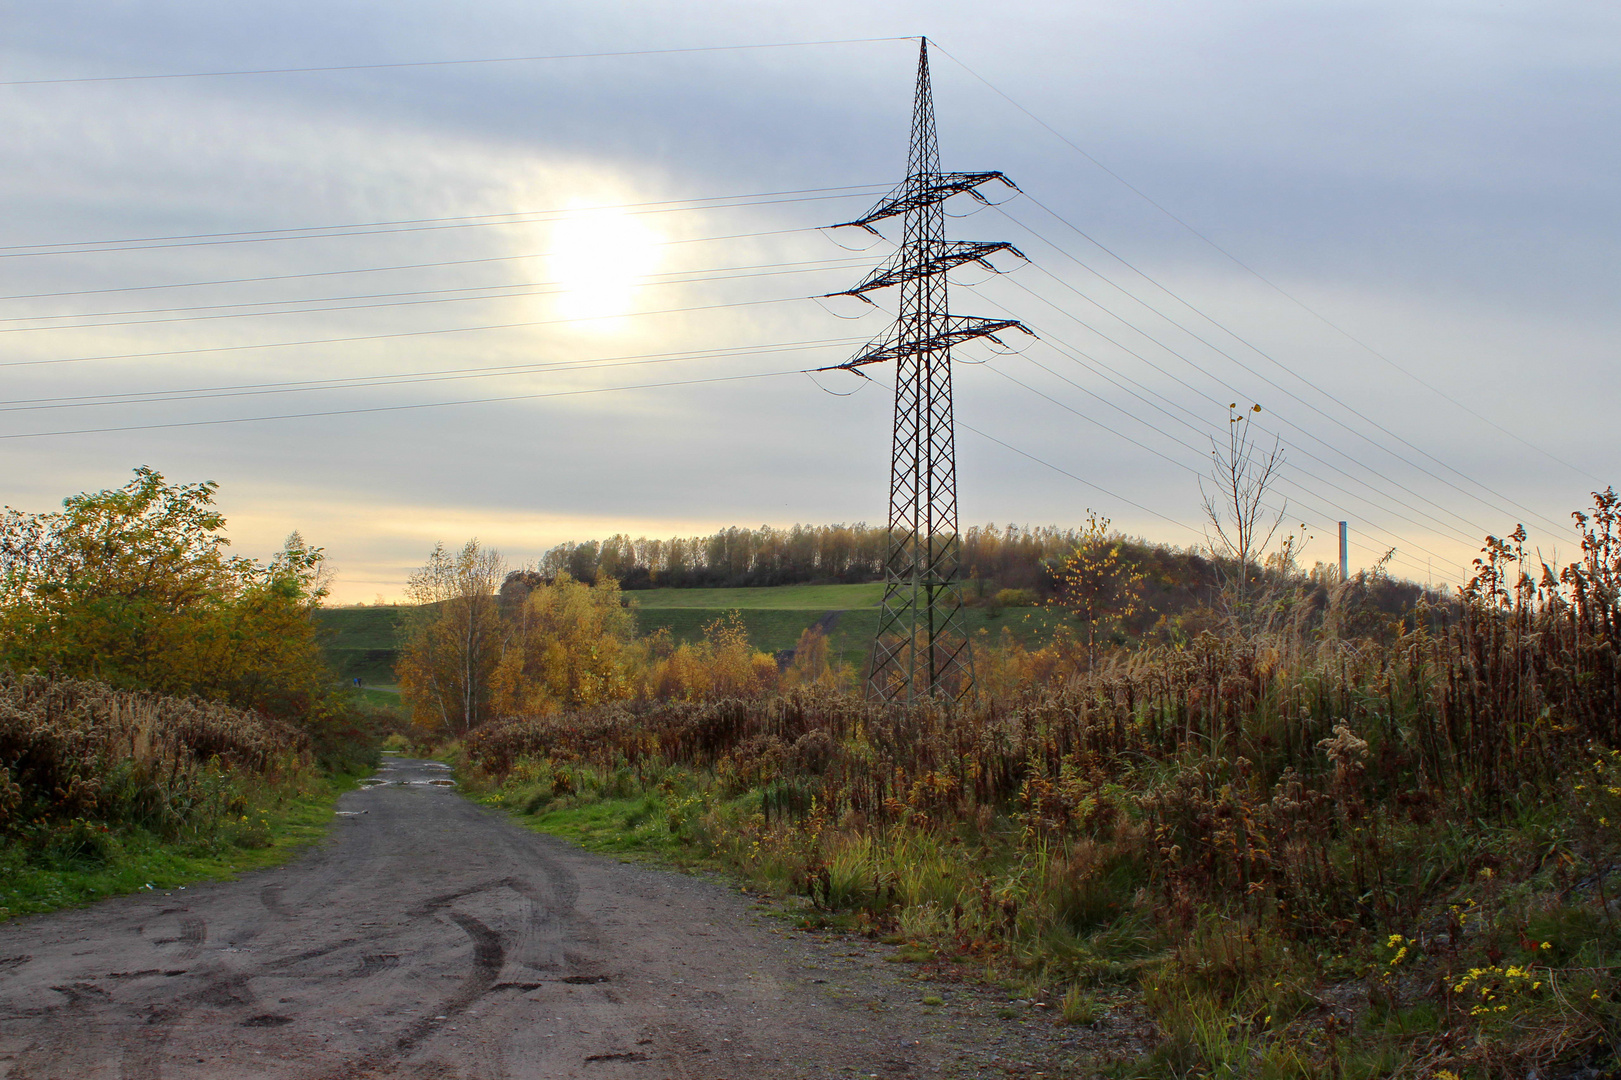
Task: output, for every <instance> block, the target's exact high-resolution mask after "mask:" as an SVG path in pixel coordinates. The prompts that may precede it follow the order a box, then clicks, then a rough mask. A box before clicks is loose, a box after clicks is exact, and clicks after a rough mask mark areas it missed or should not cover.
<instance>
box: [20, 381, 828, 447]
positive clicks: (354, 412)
mask: <svg viewBox="0 0 1621 1080" xmlns="http://www.w3.org/2000/svg"><path fill="white" fill-rule="evenodd" d="M803 374H804V370H803V369H802V368H795V369H794V370H792V371H763V372H757V373H754V374H750V375H717V376H714V377H712V378H706V379H677V380H673V381H670V382H658V383H637V384H635V385H631V386H597V387H590V388H587V389H583V390H554V391H548V392H546V393H538V394H504V395H500V396H497V397H487V398H464V399H462V400H459V401H426V402H416V403H413V404H410V405H375V406H368V407H365V408H357V409H326V410H323V411H320V412H303V413H279V414H276V415H274V416H237V417H228V418H226V419H222V420H181V421H174V422H171V423H164V424H128V425H124V426H120V427H99V428H74V429H71V430H63V431H27V432H17V433H13V434H5V435H0V440H4V439H45V438H54V437H57V436H61V435H104V434H109V433H114V432H123V431H158V430H164V429H169V428H194V427H218V426H221V425H225V424H256V423H261V422H264V421H268V420H304V419H310V418H316V417H327V416H358V415H362V414H366V413H384V412H406V411H409V410H413V409H443V408H450V407H452V406H456V405H487V404H491V403H494V402H503V401H535V400H539V399H541V398H559V397H579V396H581V395H585V394H608V393H616V392H618V391H622V390H662V389H666V388H669V387H672V386H701V385H704V384H710V383H728V382H742V381H744V380H748V379H773V378H778V377H780V376H783V375H803Z"/></svg>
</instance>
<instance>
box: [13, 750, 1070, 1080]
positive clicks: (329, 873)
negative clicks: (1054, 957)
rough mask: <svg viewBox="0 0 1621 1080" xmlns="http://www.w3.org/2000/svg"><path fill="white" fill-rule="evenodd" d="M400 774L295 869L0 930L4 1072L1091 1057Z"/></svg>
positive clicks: (439, 1074)
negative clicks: (937, 999) (939, 999)
mask: <svg viewBox="0 0 1621 1080" xmlns="http://www.w3.org/2000/svg"><path fill="white" fill-rule="evenodd" d="M380 775H381V777H382V778H384V779H386V780H387V781H388V783H386V784H382V785H378V786H374V787H372V788H369V789H367V790H364V791H358V792H354V793H352V794H350V795H347V796H345V797H344V799H343V800H342V802H341V803H340V807H339V809H340V814H341V815H342V816H340V818H339V819H338V822H337V824H336V826H335V828H334V834H333V836H332V838H331V839H330V840H329V841H328V842H327V843H325V844H324V845H322V846H321V847H319V848H317V849H316V850H314V851H312V852H311V853H310V854H308V855H306V856H305V857H303V858H302V859H300V860H299V861H297V862H295V863H293V864H291V865H289V866H286V867H283V868H280V869H277V870H270V871H262V872H259V873H254V874H249V875H247V876H245V877H243V878H242V879H240V880H238V881H234V882H227V883H221V884H214V885H202V886H195V887H193V888H191V889H186V890H174V891H171V892H169V893H155V894H154V893H146V894H140V895H136V896H131V897H124V898H120V899H116V900H109V901H106V902H104V903H101V904H98V905H96V906H94V907H91V908H86V909H82V910H79V911H72V912H65V913H60V914H56V915H48V916H38V917H34V918H27V919H18V920H13V921H12V922H10V923H8V924H5V925H4V926H0V1077H15V1078H28V1080H56V1078H60V1080H113V1078H125V1080H157V1078H160V1077H162V1078H175V1080H178V1078H228V1077H255V1078H258V1077H265V1078H277V1080H280V1078H288V1080H346V1078H350V1077H383V1076H388V1077H410V1078H421V1080H428V1078H444V1080H450V1078H464V1080H526V1078H536V1080H539V1078H546V1080H556V1078H565V1077H590V1078H594V1080H618V1078H621V1077H629V1078H636V1080H657V1078H664V1077H670V1078H704V1080H720V1078H730V1080H752V1078H756V1077H762V1078H763V1077H773V1078H774V1077H815V1078H823V1077H834V1076H863V1077H871V1076H875V1075H876V1076H883V1077H913V1076H917V1077H922V1076H957V1075H963V1076H972V1075H982V1074H995V1075H1006V1074H1007V1073H1010V1072H1011V1073H1015V1074H1019V1075H1029V1074H1034V1073H1037V1072H1040V1073H1045V1074H1046V1075H1058V1072H1057V1070H1055V1069H1054V1065H1055V1064H1056V1062H1057V1060H1059V1059H1060V1058H1063V1057H1068V1056H1070V1052H1071V1049H1072V1048H1071V1047H1068V1046H1066V1045H1065V1042H1066V1040H1068V1039H1069V1038H1071V1037H1070V1036H1067V1035H1063V1034H1054V1033H1055V1032H1059V1031H1060V1030H1061V1029H1057V1028H1055V1026H1054V1025H1053V1024H1052V1023H1051V1022H1050V1020H1048V1019H1046V1017H1045V1016H1037V1015H1036V1014H1034V1013H1032V1015H1031V1018H1029V1019H1024V1018H1023V1017H1022V1016H1021V1017H1019V1018H1014V1019H1009V1017H1008V1014H1007V1011H1006V1009H1005V1008H1004V1009H1003V1010H1002V1017H1001V1018H1000V1019H998V1018H997V1017H996V1016H995V1014H994V1012H993V1010H992V1009H991V1007H990V1006H991V1004H992V1003H991V1002H989V999H986V998H982V997H976V996H975V995H973V994H972V993H971V992H969V991H967V990H960V989H959V990H955V991H942V990H939V989H929V988H928V987H925V986H921V985H920V984H919V983H918V982H916V981H915V980H913V979H911V978H910V977H909V976H908V972H907V970H905V969H906V968H907V965H898V964H886V963H883V962H882V958H881V957H880V956H878V955H875V950H874V949H873V948H872V947H855V946H853V945H852V944H851V943H848V942H843V941H841V940H839V939H837V938H831V937H822V938H818V937H816V936H813V935H807V934H802V933H796V932H786V933H785V932H784V931H783V930H782V929H781V924H780V920H775V919H772V918H770V917H768V916H766V915H765V914H764V913H763V911H762V909H761V908H760V907H759V906H758V905H755V904H752V903H751V902H750V901H749V899H748V898H747V897H743V896H740V895H739V894H738V893H736V892H735V891H733V890H731V889H729V888H727V887H725V886H724V885H722V884H720V883H717V882H713V881H707V880H703V879H699V878H692V877H687V876H683V875H679V874H674V873H668V872H664V871H658V870H652V869H648V868H645V867H640V866H635V865H628V864H624V863H620V862H617V861H614V860H611V859H606V858H602V857H600V856H596V855H592V854H589V853H586V852H583V851H581V850H580V849H578V848H575V847H573V846H571V845H568V844H566V843H563V842H561V841H557V840H554V839H551V838H548V837H543V836H538V835H535V834H533V833H530V832H527V831H525V830H523V829H521V828H519V827H517V826H516V825H514V824H512V823H510V822H509V821H507V820H505V819H504V818H502V817H501V816H499V815H496V814H494V813H491V812H489V811H486V810H484V809H482V808H480V807H477V806H475V805H473V804H472V803H469V802H468V801H466V800H465V799H463V798H462V797H461V796H459V795H458V794H456V792H455V790H454V788H453V787H450V786H448V784H449V781H448V780H447V776H448V774H447V772H446V770H445V769H444V767H443V766H441V765H436V764H434V763H431V762H421V761H406V760H392V761H389V762H387V763H386V764H385V766H384V770H383V772H382V773H381V774H380ZM940 993H948V995H949V996H950V997H951V998H952V1000H950V1001H948V1002H947V1003H946V1004H945V1005H944V1006H942V1007H936V1006H929V1005H923V1004H921V1003H920V1002H921V999H922V998H923V997H924V996H925V995H930V994H940ZM995 1004H1000V1005H1003V1006H1005V1005H1006V1003H1005V1002H1001V1003H995ZM1073 1049H1078V1046H1077V1047H1074V1048H1073ZM982 1070H985V1071H988V1073H987V1072H982Z"/></svg>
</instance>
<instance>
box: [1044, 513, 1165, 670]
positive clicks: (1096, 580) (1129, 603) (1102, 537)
mask: <svg viewBox="0 0 1621 1080" xmlns="http://www.w3.org/2000/svg"><path fill="white" fill-rule="evenodd" d="M1145 577H1146V575H1145V574H1144V573H1143V572H1142V570H1141V569H1140V568H1139V567H1138V566H1137V564H1136V563H1135V561H1133V560H1132V558H1131V555H1130V553H1129V552H1128V551H1127V550H1126V543H1125V539H1124V538H1123V537H1121V536H1119V535H1118V534H1111V533H1110V532H1109V519H1108V518H1106V517H1099V516H1098V515H1097V514H1096V513H1094V512H1092V511H1091V510H1088V511H1087V512H1086V528H1085V529H1084V530H1083V531H1082V533H1081V537H1080V539H1079V540H1077V541H1076V543H1075V546H1074V547H1073V548H1071V549H1070V551H1069V553H1068V554H1066V555H1065V556H1064V557H1063V558H1061V559H1060V560H1059V561H1058V563H1057V565H1056V566H1054V567H1053V580H1054V582H1055V584H1056V585H1057V589H1058V596H1057V600H1056V602H1057V603H1058V604H1060V605H1061V606H1063V607H1064V608H1066V609H1067V610H1068V611H1070V612H1071V613H1072V614H1073V615H1074V616H1075V618H1076V619H1077V620H1078V621H1079V622H1080V623H1081V625H1082V626H1083V627H1084V628H1085V637H1086V663H1087V667H1089V668H1090V667H1092V666H1093V665H1094V664H1096V663H1097V657H1098V647H1099V644H1100V643H1101V642H1104V641H1107V640H1110V639H1112V638H1113V637H1114V636H1115V635H1116V634H1120V633H1124V631H1125V628H1126V624H1127V622H1128V620H1130V619H1131V618H1132V616H1134V615H1136V614H1137V613H1138V612H1139V611H1141V610H1142V604H1143V581H1144V579H1145Z"/></svg>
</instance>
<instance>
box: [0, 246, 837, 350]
mask: <svg viewBox="0 0 1621 1080" xmlns="http://www.w3.org/2000/svg"><path fill="white" fill-rule="evenodd" d="M779 265H781V264H779ZM809 265H810V264H801V266H802V267H805V266H809ZM844 265H846V263H845V262H844V261H841V262H840V263H837V264H834V265H831V266H810V268H809V269H805V268H801V269H797V270H770V271H752V270H751V271H749V272H748V273H742V274H708V275H701V276H697V277H681V275H680V272H676V273H673V274H657V275H648V276H649V277H670V278H679V280H671V281H636V282H631V283H629V284H628V285H627V286H626V288H648V287H651V286H657V285H692V284H700V283H703V282H708V281H748V280H751V279H755V278H765V277H780V276H782V275H786V274H803V273H823V272H825V271H828V270H837V269H840V268H842V267H843V266H844ZM489 289H508V290H516V291H509V292H487V291H485V290H489ZM425 291H426V292H428V293H440V292H481V291H484V292H485V295H482V296H437V297H431V298H430V299H422V300H396V301H391V302H389V303H379V304H334V306H331V307H308V308H286V309H283V310H281V311H230V312H223V313H221V314H217V315H183V316H178V317H176V318H172V319H125V320H121V321H116V322H86V323H64V324H61V325H57V326H6V327H0V334H26V333H34V332H37V331H42V330H96V329H100V328H102V327H108V326H161V325H170V324H173V323H194V322H213V321H217V320H220V319H254V318H261V317H264V316H270V315H308V314H321V313H324V312H333V311H335V312H346V311H371V310H376V309H378V308H399V307H419V306H422V305H426V304H455V303H464V302H470V301H477V300H505V299H508V298H511V297H524V296H555V295H558V294H562V293H567V292H569V291H570V289H569V288H568V286H567V285H566V284H565V283H563V282H558V281H544V282H530V283H525V284H513V285H486V286H482V287H481V288H476V289H475V288H469V289H434V290H425ZM381 295H384V296H388V295H396V296H412V295H418V296H420V295H422V294H421V293H394V294H388V293H384V294H381ZM333 299H334V300H341V299H345V298H343V297H334V298H333ZM354 299H366V298H365V297H355V298H354ZM305 302H308V301H296V300H279V301H278V300H271V301H261V302H259V303H258V304H252V303H250V304H220V305H209V306H206V307H202V308H195V309H191V310H208V309H209V307H249V306H261V305H262V304H274V303H288V304H290V303H305ZM157 310H158V311H162V310H164V309H161V308H160V309H157ZM169 310H186V309H169ZM135 314H140V313H139V312H137V313H135ZM78 317H82V316H73V315H54V316H53V315H44V316H20V317H18V318H17V319H9V320H0V321H8V322H21V321H28V320H29V319H35V320H37V319H42V318H62V319H70V318H78ZM598 317H600V316H598Z"/></svg>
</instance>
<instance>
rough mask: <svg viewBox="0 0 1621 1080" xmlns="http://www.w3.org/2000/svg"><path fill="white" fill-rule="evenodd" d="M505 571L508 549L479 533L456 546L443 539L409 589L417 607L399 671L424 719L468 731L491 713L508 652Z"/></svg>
mask: <svg viewBox="0 0 1621 1080" xmlns="http://www.w3.org/2000/svg"><path fill="white" fill-rule="evenodd" d="M504 574H505V565H504V564H503V563H502V561H501V554H500V552H498V551H496V550H495V549H494V548H487V547H483V546H482V545H480V544H479V542H478V540H477V538H474V539H472V540H469V541H467V543H466V544H464V545H462V547H461V550H459V551H456V552H451V551H449V550H447V549H446V548H445V546H444V545H443V544H435V545H434V547H433V551H432V552H430V553H429V555H428V561H427V563H425V564H424V565H423V566H422V568H421V569H420V570H418V571H416V572H415V573H414V574H412V575H411V577H410V580H409V581H408V582H407V584H406V589H405V592H406V596H407V597H408V598H409V599H410V601H411V602H412V604H413V605H415V607H414V609H413V610H412V611H411V613H410V615H409V617H408V619H407V621H406V626H405V634H404V639H405V640H404V645H403V647H402V648H401V650H400V659H399V663H398V665H397V667H396V673H397V674H398V676H399V680H400V693H401V696H402V697H403V698H404V700H405V702H406V704H407V705H409V706H410V708H411V715H412V718H413V720H415V721H416V722H417V723H418V724H420V725H422V726H425V727H429V728H433V729H437V730H442V731H447V732H450V733H452V734H455V735H462V734H465V733H466V732H468V731H471V730H472V729H473V728H475V727H477V726H478V724H479V723H480V722H481V721H483V720H485V719H486V718H487V716H488V712H489V704H490V693H491V679H492V677H493V675H494V672H495V669H496V665H497V664H498V663H499V661H500V659H501V649H502V639H503V630H502V623H501V614H500V610H499V607H498V605H497V602H496V596H495V593H496V589H497V587H498V586H499V585H500V584H501V580H502V578H503V576H504Z"/></svg>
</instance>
